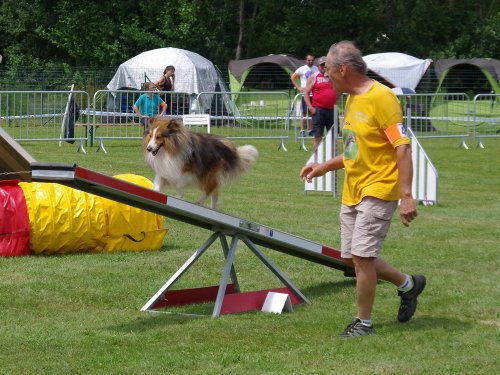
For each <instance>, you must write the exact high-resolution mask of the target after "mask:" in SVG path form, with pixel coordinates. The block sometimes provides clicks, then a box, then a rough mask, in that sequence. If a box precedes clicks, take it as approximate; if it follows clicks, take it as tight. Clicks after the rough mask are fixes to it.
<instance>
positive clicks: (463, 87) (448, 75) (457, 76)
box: [434, 58, 500, 94]
mask: <svg viewBox="0 0 500 375" xmlns="http://www.w3.org/2000/svg"><path fill="white" fill-rule="evenodd" d="M434 68H435V70H436V74H437V76H438V77H439V84H438V89H437V92H445V91H450V89H451V90H452V91H453V90H454V88H453V87H452V85H450V84H447V83H448V82H446V80H447V79H450V80H455V81H458V80H459V81H460V84H459V85H456V86H457V87H456V88H458V89H459V91H460V92H464V91H473V92H474V93H475V94H479V93H481V94H486V93H493V92H494V93H495V94H500V60H497V59H481V58H478V59H442V60H437V61H436V63H435V64H434Z"/></svg>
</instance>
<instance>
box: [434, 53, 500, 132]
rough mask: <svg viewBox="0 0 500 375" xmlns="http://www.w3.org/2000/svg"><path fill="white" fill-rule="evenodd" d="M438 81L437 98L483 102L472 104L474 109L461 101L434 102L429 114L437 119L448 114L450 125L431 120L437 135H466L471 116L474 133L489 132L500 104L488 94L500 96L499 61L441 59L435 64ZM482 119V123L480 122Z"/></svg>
mask: <svg viewBox="0 0 500 375" xmlns="http://www.w3.org/2000/svg"><path fill="white" fill-rule="evenodd" d="M434 68H435V71H436V75H437V76H438V78H439V82H438V87H437V89H436V93H437V94H451V95H453V94H462V95H463V94H466V97H468V99H469V100H472V99H473V98H474V96H475V95H478V94H483V98H482V99H481V100H478V101H474V108H471V107H470V105H469V103H468V102H467V101H466V100H463V99H454V100H437V99H435V100H433V101H432V103H431V109H430V114H431V116H433V117H439V115H440V114H441V113H447V114H448V116H449V117H450V118H452V119H456V120H453V121H452V120H450V121H444V120H434V121H433V122H432V125H433V126H434V128H436V129H437V130H439V131H448V132H457V133H460V134H462V133H465V132H467V131H468V129H469V128H470V126H471V122H470V121H468V119H469V118H470V117H471V116H474V118H475V123H474V129H475V131H479V132H482V131H491V130H492V128H493V129H494V127H492V126H491V124H492V123H494V124H495V123H496V122H495V120H494V119H497V118H499V117H500V100H499V98H498V97H495V96H494V95H491V96H490V94H500V60H498V59H488V58H472V59H441V60H437V61H436V63H435V64H434ZM479 119H481V121H479Z"/></svg>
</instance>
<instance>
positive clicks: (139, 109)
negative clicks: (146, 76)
mask: <svg viewBox="0 0 500 375" xmlns="http://www.w3.org/2000/svg"><path fill="white" fill-rule="evenodd" d="M155 87H156V86H155V84H154V83H153V82H146V83H145V84H144V90H146V92H145V93H144V94H141V95H140V96H139V97H138V98H137V100H136V101H135V103H134V112H135V114H136V115H137V116H139V118H140V121H141V123H142V124H143V125H144V130H148V129H149V119H150V118H151V117H154V116H156V115H158V114H160V115H162V116H163V115H164V114H165V112H166V110H167V104H166V103H165V102H164V101H163V99H162V98H160V96H159V95H158V94H155V93H154V90H155ZM159 108H161V111H159Z"/></svg>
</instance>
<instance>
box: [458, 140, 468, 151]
mask: <svg viewBox="0 0 500 375" xmlns="http://www.w3.org/2000/svg"><path fill="white" fill-rule="evenodd" d="M458 148H464V149H466V150H468V149H469V146H467V143H465V137H462V142H461V143H460V145H459V146H458Z"/></svg>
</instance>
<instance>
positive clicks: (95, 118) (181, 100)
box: [86, 90, 190, 152]
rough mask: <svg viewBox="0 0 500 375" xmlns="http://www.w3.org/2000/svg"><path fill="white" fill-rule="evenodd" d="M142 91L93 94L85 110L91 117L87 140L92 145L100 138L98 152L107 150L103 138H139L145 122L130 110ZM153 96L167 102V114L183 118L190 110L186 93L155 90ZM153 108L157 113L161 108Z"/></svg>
mask: <svg viewBox="0 0 500 375" xmlns="http://www.w3.org/2000/svg"><path fill="white" fill-rule="evenodd" d="M142 94H144V92H141V91H137V90H115V91H111V90H99V91H97V92H96V93H95V94H94V97H93V101H92V107H91V108H88V109H87V110H86V114H88V115H89V116H91V121H90V125H91V126H90V128H89V138H90V139H89V141H90V144H91V145H93V144H94V142H95V141H96V140H97V141H99V146H98V148H97V151H99V150H103V151H104V152H106V149H105V147H104V140H105V139H142V135H143V132H144V129H145V123H144V120H142V119H141V118H140V117H139V116H137V115H136V114H135V112H134V110H133V106H134V103H136V101H137V99H138V98H139V96H140V95H142ZM154 95H159V96H160V97H161V98H162V99H163V100H164V101H165V102H167V111H166V115H168V116H179V117H182V115H184V114H186V113H189V105H190V96H189V95H188V94H186V93H182V92H165V91H157V92H155V93H154ZM156 110H157V112H156V114H159V113H160V108H157V109H156ZM141 120H142V121H141Z"/></svg>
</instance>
